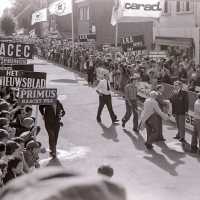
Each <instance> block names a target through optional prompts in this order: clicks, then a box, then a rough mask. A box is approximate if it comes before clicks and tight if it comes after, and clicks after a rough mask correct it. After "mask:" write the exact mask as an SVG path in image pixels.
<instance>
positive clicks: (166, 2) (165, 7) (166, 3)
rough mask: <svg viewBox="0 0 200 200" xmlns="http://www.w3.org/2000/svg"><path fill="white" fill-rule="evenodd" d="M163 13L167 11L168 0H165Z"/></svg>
mask: <svg viewBox="0 0 200 200" xmlns="http://www.w3.org/2000/svg"><path fill="white" fill-rule="evenodd" d="M164 13H168V1H165V5H164Z"/></svg>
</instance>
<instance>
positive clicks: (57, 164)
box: [46, 158, 62, 167]
mask: <svg viewBox="0 0 200 200" xmlns="http://www.w3.org/2000/svg"><path fill="white" fill-rule="evenodd" d="M46 166H47V167H61V166H62V164H61V162H60V160H59V159H58V158H52V159H51V160H50V161H49V162H48V163H47V165H46Z"/></svg>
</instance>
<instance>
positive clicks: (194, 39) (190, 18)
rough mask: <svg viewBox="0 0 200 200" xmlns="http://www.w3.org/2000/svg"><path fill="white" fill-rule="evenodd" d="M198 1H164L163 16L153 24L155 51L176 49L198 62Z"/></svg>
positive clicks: (199, 6)
mask: <svg viewBox="0 0 200 200" xmlns="http://www.w3.org/2000/svg"><path fill="white" fill-rule="evenodd" d="M199 27H200V1H199V0H166V1H165V7H164V11H163V15H162V16H161V18H160V20H159V21H158V22H155V23H154V28H153V30H154V31H153V32H154V41H155V46H156V49H157V50H167V49H170V48H171V49H173V48H175V49H178V50H179V51H182V52H183V54H185V55H187V56H191V55H192V56H193V58H194V60H195V62H196V63H199V61H200V51H199V49H200V45H199V43H200V31H199V30H200V29H199Z"/></svg>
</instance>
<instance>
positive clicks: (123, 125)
mask: <svg viewBox="0 0 200 200" xmlns="http://www.w3.org/2000/svg"><path fill="white" fill-rule="evenodd" d="M122 128H125V121H124V120H122Z"/></svg>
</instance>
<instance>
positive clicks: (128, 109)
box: [122, 100, 138, 129]
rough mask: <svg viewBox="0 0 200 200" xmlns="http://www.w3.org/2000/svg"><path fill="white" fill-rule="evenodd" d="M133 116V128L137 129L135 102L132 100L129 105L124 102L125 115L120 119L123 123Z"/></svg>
mask: <svg viewBox="0 0 200 200" xmlns="http://www.w3.org/2000/svg"><path fill="white" fill-rule="evenodd" d="M132 114H133V128H134V129H138V112H137V101H136V100H132V101H131V105H130V104H129V103H128V101H126V113H125V115H124V117H123V118H122V121H124V122H125V123H126V122H127V121H128V120H129V119H130V118H131V115H132Z"/></svg>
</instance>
